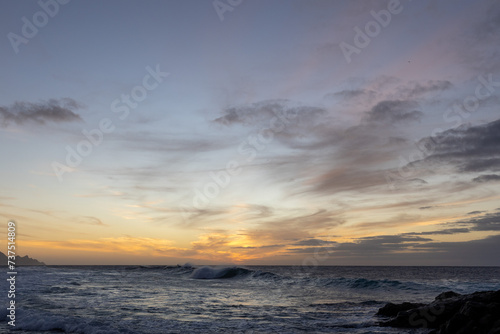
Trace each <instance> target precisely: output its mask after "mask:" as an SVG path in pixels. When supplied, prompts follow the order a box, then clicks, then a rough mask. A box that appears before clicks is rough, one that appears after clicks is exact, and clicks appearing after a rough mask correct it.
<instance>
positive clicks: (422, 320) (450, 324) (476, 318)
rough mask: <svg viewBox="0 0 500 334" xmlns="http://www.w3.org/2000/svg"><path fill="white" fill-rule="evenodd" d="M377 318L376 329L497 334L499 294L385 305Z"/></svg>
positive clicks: (450, 295) (452, 294) (451, 294)
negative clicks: (379, 327) (423, 302)
mask: <svg viewBox="0 0 500 334" xmlns="http://www.w3.org/2000/svg"><path fill="white" fill-rule="evenodd" d="M377 316H380V317H386V318H389V320H382V321H381V322H380V323H379V325H380V326H385V327H397V328H428V329H430V332H429V334H469V333H470V334H472V333H474V334H500V290H498V291H482V292H474V293H472V294H469V295H461V294H458V293H456V292H453V291H448V292H443V293H441V294H440V295H438V296H437V297H436V298H435V299H434V301H433V302H431V303H429V304H420V303H401V304H393V303H388V304H386V305H385V306H384V307H382V308H380V309H379V310H378V312H377Z"/></svg>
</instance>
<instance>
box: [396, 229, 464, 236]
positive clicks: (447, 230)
mask: <svg viewBox="0 0 500 334" xmlns="http://www.w3.org/2000/svg"><path fill="white" fill-rule="evenodd" d="M469 232H470V230H469V229H468V228H448V229H445V230H439V231H426V232H409V233H404V235H448V234H457V233H469Z"/></svg>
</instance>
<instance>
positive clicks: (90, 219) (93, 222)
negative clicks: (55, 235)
mask: <svg viewBox="0 0 500 334" xmlns="http://www.w3.org/2000/svg"><path fill="white" fill-rule="evenodd" d="M82 218H84V219H83V220H80V221H79V223H81V224H86V225H95V226H109V225H107V224H104V223H103V222H102V221H101V220H100V219H99V218H96V217H91V216H83V217H82Z"/></svg>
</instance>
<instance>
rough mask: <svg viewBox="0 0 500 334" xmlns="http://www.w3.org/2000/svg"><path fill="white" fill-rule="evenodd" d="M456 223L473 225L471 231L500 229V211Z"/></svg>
mask: <svg viewBox="0 0 500 334" xmlns="http://www.w3.org/2000/svg"><path fill="white" fill-rule="evenodd" d="M455 224H458V225H466V226H471V227H470V230H471V231H500V212H495V213H489V214H486V215H484V216H482V217H478V218H473V219H470V220H465V221H459V222H456V223H455Z"/></svg>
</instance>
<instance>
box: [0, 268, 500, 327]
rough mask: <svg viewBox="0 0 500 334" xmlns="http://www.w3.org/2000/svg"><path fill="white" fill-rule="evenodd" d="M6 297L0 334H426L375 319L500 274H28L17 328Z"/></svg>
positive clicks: (491, 282) (480, 285)
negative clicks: (390, 308) (396, 306)
mask: <svg viewBox="0 0 500 334" xmlns="http://www.w3.org/2000/svg"><path fill="white" fill-rule="evenodd" d="M2 268H4V269H5V276H7V274H6V273H7V270H6V267H2ZM6 278H8V277H6ZM0 288H1V290H0V294H1V295H0V301H1V302H2V309H1V310H0V319H1V320H0V333H4V332H5V333H7V332H9V331H10V330H14V331H15V333H61V332H62V333H84V334H90V333H95V334H97V333H103V334H108V333H427V332H428V330H426V329H417V330H415V329H413V330H405V329H392V328H384V327H379V326H377V323H378V322H379V321H380V320H382V319H381V318H379V317H377V316H376V315H375V313H376V312H377V310H378V308H380V307H382V306H383V305H384V304H385V303H387V302H395V303H398V302H403V301H411V302H425V303H427V302H431V301H432V300H433V299H434V297H435V296H436V295H438V294H439V293H441V292H444V291H449V290H453V291H456V292H459V293H472V292H475V291H486V290H498V289H500V268H499V267H349V266H338V267H337V266H328V267H301V266H297V267H294V266H263V267H261V266H258V267H257V266H249V267H237V266H229V267H203V266H198V267H196V266H191V265H183V266H146V267H143V266H41V267H22V268H18V274H17V280H16V299H15V301H16V321H15V325H16V326H15V327H12V326H10V325H9V324H8V322H7V321H8V320H9V319H8V318H7V309H6V308H7V306H8V304H7V303H8V300H9V299H8V298H7V292H8V285H7V281H6V279H3V280H1V283H0Z"/></svg>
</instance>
